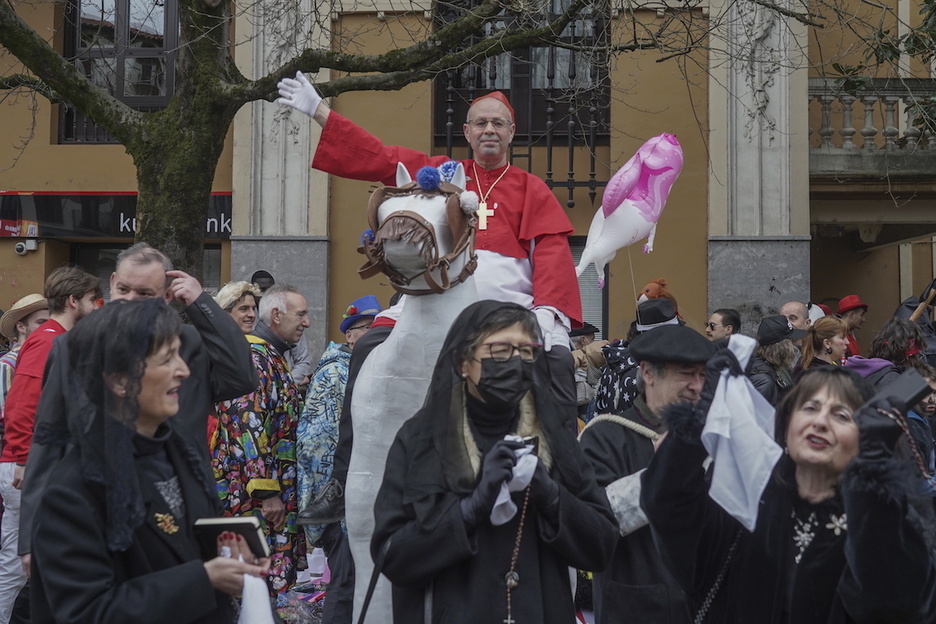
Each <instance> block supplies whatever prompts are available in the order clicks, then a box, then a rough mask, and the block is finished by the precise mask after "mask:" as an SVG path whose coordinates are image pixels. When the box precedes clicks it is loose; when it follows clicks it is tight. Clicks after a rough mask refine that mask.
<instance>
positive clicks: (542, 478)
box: [530, 457, 559, 509]
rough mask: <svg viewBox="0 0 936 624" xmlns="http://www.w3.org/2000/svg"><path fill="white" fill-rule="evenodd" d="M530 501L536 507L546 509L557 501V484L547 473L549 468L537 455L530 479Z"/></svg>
mask: <svg viewBox="0 0 936 624" xmlns="http://www.w3.org/2000/svg"><path fill="white" fill-rule="evenodd" d="M530 502H531V503H533V504H534V505H535V506H536V507H537V508H538V509H547V508H550V507H553V506H555V505H556V503H558V502H559V484H558V483H556V480H555V479H553V478H552V477H551V476H550V475H549V470H547V469H546V465H545V464H544V463H543V460H542V459H540V458H539V457H537V458H536V469H535V470H534V471H533V479H532V480H531V481H530Z"/></svg>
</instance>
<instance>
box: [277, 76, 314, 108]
mask: <svg viewBox="0 0 936 624" xmlns="http://www.w3.org/2000/svg"><path fill="white" fill-rule="evenodd" d="M276 89H277V90H278V91H279V94H280V96H279V99H277V100H276V103H277V104H283V105H284V106H290V107H292V108H295V109H296V110H297V111H299V112H301V113H305V114H306V115H308V116H309V117H311V116H313V115H314V114H315V111H316V110H317V109H318V106H319V104H321V103H322V96H321V95H319V94H318V91H316V90H315V86H314V85H313V84H312V83H311V82H309V79H308V78H306V77H305V74H303V73H302V72H301V71H300V72H296V78H295V79H293V78H283V79H282V80H280V81H279V83H278V84H277V85H276Z"/></svg>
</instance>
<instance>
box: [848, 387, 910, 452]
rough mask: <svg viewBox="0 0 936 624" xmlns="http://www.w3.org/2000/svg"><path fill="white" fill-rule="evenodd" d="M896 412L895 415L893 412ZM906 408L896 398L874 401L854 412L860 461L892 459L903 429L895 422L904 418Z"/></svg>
mask: <svg viewBox="0 0 936 624" xmlns="http://www.w3.org/2000/svg"><path fill="white" fill-rule="evenodd" d="M895 411H896V412H897V414H895V413H894V412H895ZM906 411H907V407H906V405H904V402H903V401H901V400H900V399H898V398H896V397H887V398H886V399H876V400H874V401H872V402H871V403H869V404H867V405H865V406H863V407H862V408H861V409H859V410H858V411H857V412H855V424H857V425H858V449H859V450H858V456H859V457H861V458H862V459H887V458H889V457H892V456H893V454H894V449H895V448H896V446H897V441H898V440H900V436H901V435H903V429H902V428H901V426H900V425H899V424H897V421H896V420H895V419H896V418H897V417H898V414H899V416H900V417H901V418H904V417H905V416H904V414H906Z"/></svg>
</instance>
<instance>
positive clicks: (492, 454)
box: [459, 440, 523, 528]
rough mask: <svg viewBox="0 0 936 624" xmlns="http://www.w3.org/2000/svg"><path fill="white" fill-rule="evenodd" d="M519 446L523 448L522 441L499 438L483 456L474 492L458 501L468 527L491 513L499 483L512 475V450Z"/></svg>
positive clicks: (513, 457) (514, 460)
mask: <svg viewBox="0 0 936 624" xmlns="http://www.w3.org/2000/svg"><path fill="white" fill-rule="evenodd" d="M520 448H523V442H511V441H508V440H499V441H498V442H497V443H496V444H494V446H492V447H491V450H490V451H488V452H487V455H485V456H484V461H483V462H482V464H481V479H480V480H479V481H478V485H477V486H476V487H475V489H474V492H472V493H471V494H470V495H468V496H466V497H465V498H463V499H461V502H460V503H459V506H460V507H461V512H462V517H463V518H464V519H465V524H466V525H468V527H469V528H475V527H477V526H479V525H480V524H481V522H482V521H483V520H484V519H485V518H486V517H487V516H489V515H491V509H493V508H494V502H495V501H496V500H497V493H498V492H499V491H500V486H501V484H502V483H504V481H507V480H508V479H510V477H511V476H513V467H514V465H516V463H517V458H516V455H514V451H515V450H517V449H520Z"/></svg>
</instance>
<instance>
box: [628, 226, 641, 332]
mask: <svg viewBox="0 0 936 624" xmlns="http://www.w3.org/2000/svg"><path fill="white" fill-rule="evenodd" d="M627 264H628V265H629V266H630V276H631V292H632V293H634V294H635V295H636V294H637V280H635V279H634V260H633V258H631V245H628V246H627ZM635 303H636V299H635ZM634 307H635V308H637V323H638V324H640V306H639V305H635V306H634Z"/></svg>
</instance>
